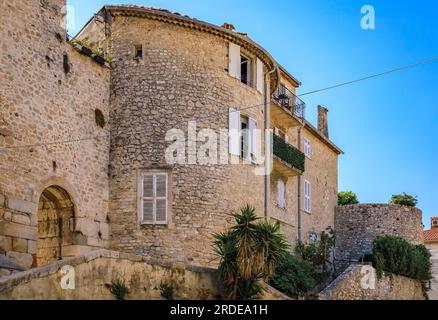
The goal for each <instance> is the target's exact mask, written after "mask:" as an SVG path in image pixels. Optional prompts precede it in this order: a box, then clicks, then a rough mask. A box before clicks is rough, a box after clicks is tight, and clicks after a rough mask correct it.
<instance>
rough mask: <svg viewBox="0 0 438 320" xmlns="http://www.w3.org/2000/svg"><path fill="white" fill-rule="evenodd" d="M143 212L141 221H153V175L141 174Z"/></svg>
mask: <svg viewBox="0 0 438 320" xmlns="http://www.w3.org/2000/svg"><path fill="white" fill-rule="evenodd" d="M142 192H143V197H142V201H143V206H142V207H143V212H142V222H144V223H152V222H153V221H154V176H152V175H146V176H143V191H142Z"/></svg>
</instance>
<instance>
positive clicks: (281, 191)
mask: <svg viewBox="0 0 438 320" xmlns="http://www.w3.org/2000/svg"><path fill="white" fill-rule="evenodd" d="M277 189H278V206H279V207H280V208H285V207H286V199H285V192H286V188H285V185H284V181H283V180H281V179H280V180H278V183H277Z"/></svg>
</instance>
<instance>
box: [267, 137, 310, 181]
mask: <svg viewBox="0 0 438 320" xmlns="http://www.w3.org/2000/svg"><path fill="white" fill-rule="evenodd" d="M273 150H274V170H275V171H278V172H279V173H280V174H282V175H284V176H286V177H294V176H300V175H302V174H303V172H304V169H305V155H304V153H302V152H301V151H300V150H298V149H297V148H295V147H294V146H292V145H290V144H289V143H287V142H286V141H284V140H283V139H282V138H280V137H278V136H277V135H275V134H274V140H273Z"/></svg>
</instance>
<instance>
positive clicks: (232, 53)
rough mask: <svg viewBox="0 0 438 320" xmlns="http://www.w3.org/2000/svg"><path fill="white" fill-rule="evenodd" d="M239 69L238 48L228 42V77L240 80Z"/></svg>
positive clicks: (240, 66)
mask: <svg viewBox="0 0 438 320" xmlns="http://www.w3.org/2000/svg"><path fill="white" fill-rule="evenodd" d="M241 68H242V65H241V58H240V47H239V46H238V45H236V44H234V43H231V42H230V47H229V66H228V70H229V73H230V76H232V77H233V78H237V79H239V80H241Z"/></svg>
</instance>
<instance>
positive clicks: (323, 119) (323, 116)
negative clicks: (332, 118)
mask: <svg viewBox="0 0 438 320" xmlns="http://www.w3.org/2000/svg"><path fill="white" fill-rule="evenodd" d="M318 131H319V132H321V134H322V135H324V136H325V137H326V138H327V139H328V138H329V130H328V109H327V108H325V107H322V106H318Z"/></svg>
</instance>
